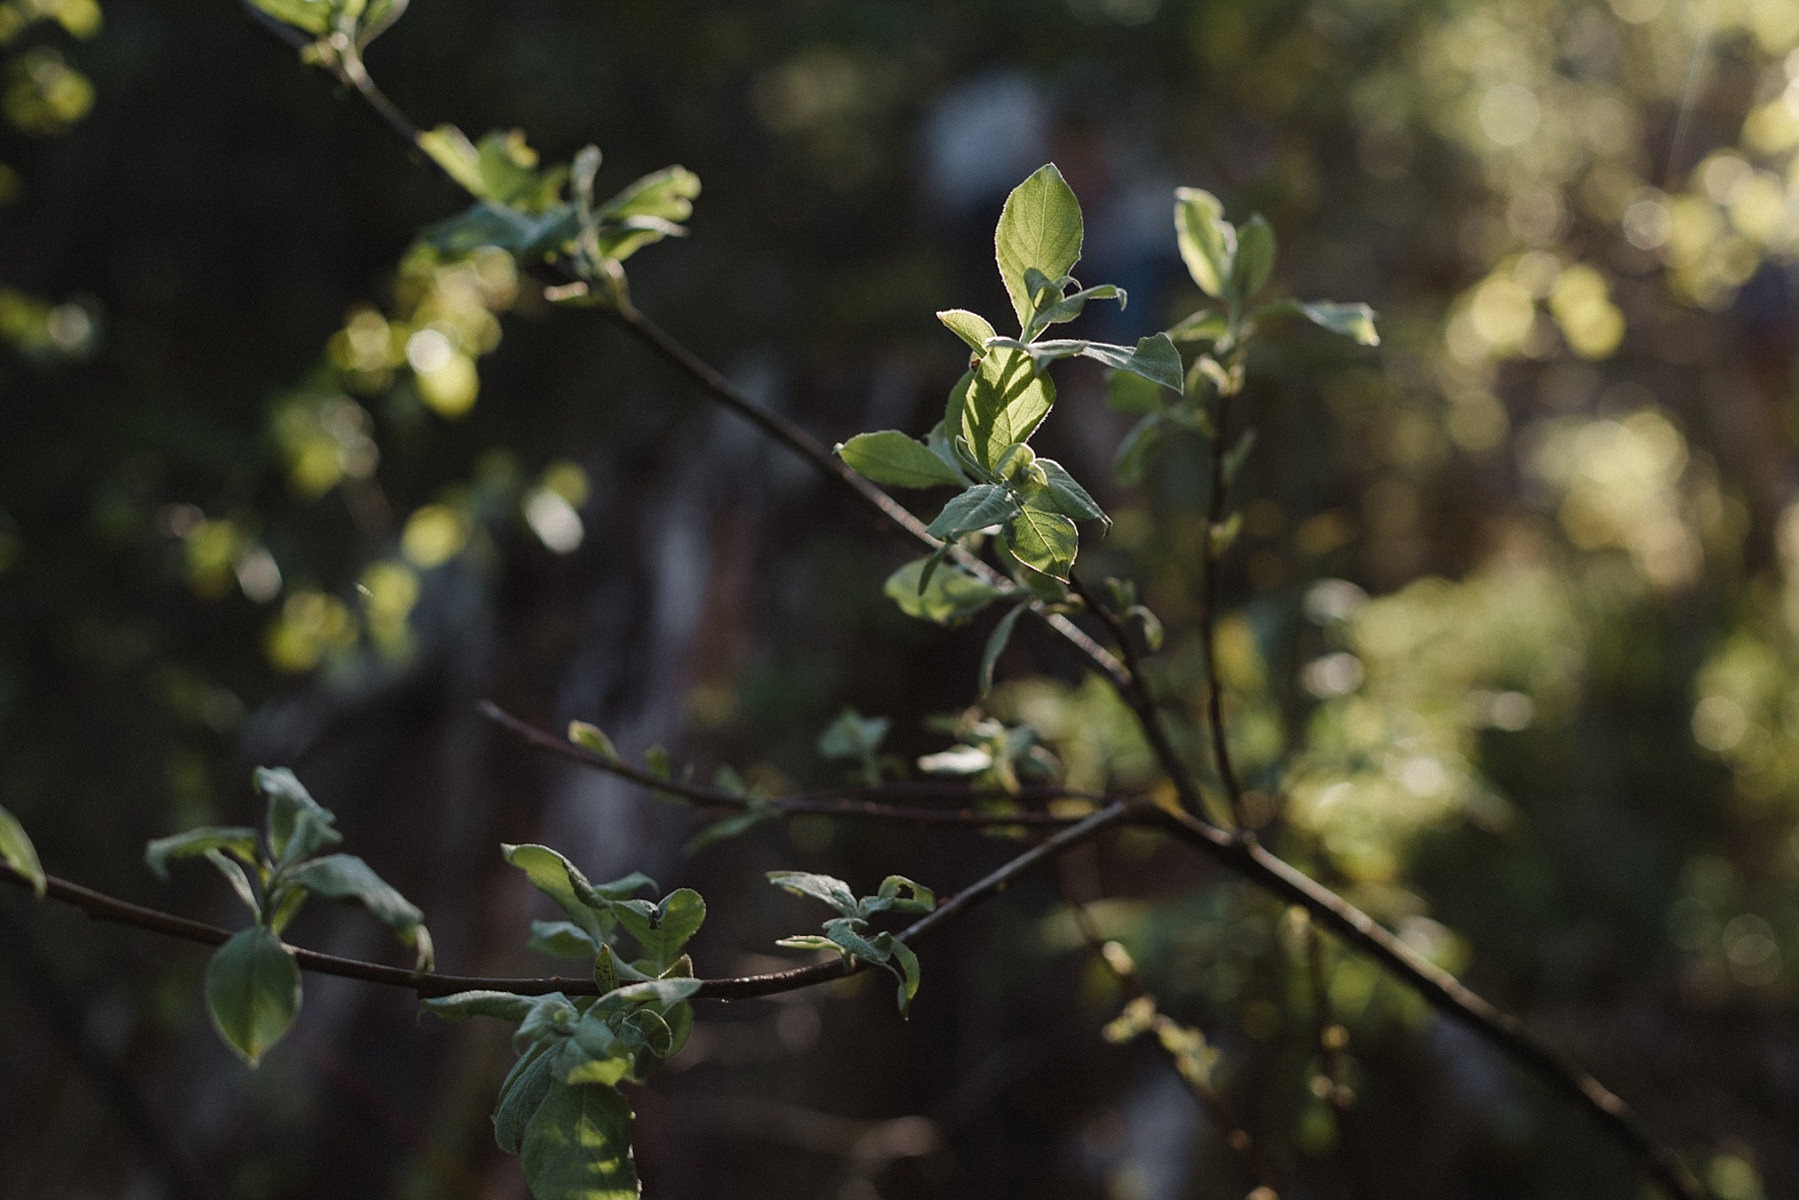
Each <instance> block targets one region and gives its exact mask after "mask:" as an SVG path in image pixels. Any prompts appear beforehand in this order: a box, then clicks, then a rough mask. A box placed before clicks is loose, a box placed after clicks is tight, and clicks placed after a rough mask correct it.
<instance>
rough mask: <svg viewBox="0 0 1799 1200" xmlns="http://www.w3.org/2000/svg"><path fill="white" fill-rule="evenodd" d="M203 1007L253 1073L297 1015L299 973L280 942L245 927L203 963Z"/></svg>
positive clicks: (259, 928) (266, 932)
mask: <svg viewBox="0 0 1799 1200" xmlns="http://www.w3.org/2000/svg"><path fill="white" fill-rule="evenodd" d="M206 1007H207V1011H208V1012H210V1013H211V1014H212V1023H213V1026H214V1028H216V1029H217V1030H218V1031H219V1034H220V1036H221V1037H223V1038H224V1039H225V1042H226V1044H227V1045H229V1046H230V1047H231V1048H232V1049H233V1050H235V1051H236V1052H237V1054H238V1056H239V1057H241V1058H242V1059H243V1060H244V1061H245V1062H246V1063H248V1064H249V1065H250V1066H252V1067H254V1066H255V1065H256V1064H257V1063H259V1062H261V1061H262V1056H263V1055H264V1054H266V1053H268V1051H269V1048H270V1047H272V1046H273V1045H274V1044H275V1043H276V1042H278V1041H280V1040H281V1037H282V1035H283V1034H285V1033H286V1032H287V1031H288V1028H289V1027H290V1026H292V1025H293V1023H294V1017H295V1015H296V1014H297V1013H298V1012H299V1011H300V968H299V967H298V966H297V965H295V963H294V959H293V955H292V954H290V953H289V952H288V949H287V947H286V946H283V945H282V944H281V939H280V938H278V937H276V936H275V935H274V934H273V933H271V932H270V931H269V930H268V929H267V928H265V927H264V926H261V925H254V926H251V927H250V928H249V929H245V930H242V931H240V932H238V933H235V934H233V935H232V936H231V940H230V941H227V942H226V943H225V944H224V945H222V946H220V947H219V948H218V949H217V950H215V951H213V954H212V958H211V959H209V960H208V961H207V964H206Z"/></svg>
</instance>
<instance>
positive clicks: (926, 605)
mask: <svg viewBox="0 0 1799 1200" xmlns="http://www.w3.org/2000/svg"><path fill="white" fill-rule="evenodd" d="M928 561H930V560H929V558H919V559H914V560H913V561H911V562H909V563H907V564H906V565H905V566H903V567H901V568H900V569H899V570H897V571H895V572H894V573H893V574H891V575H889V576H888V577H887V582H886V583H885V584H883V585H882V587H881V590H882V591H883V592H885V593H886V594H887V597H888V599H890V600H892V601H893V602H894V603H895V604H897V605H899V608H900V611H901V612H903V613H905V614H906V615H907V616H909V617H916V618H917V619H919V620H921V621H930V622H931V623H932V624H935V625H949V624H952V623H954V622H957V621H965V620H967V619H968V618H969V617H972V616H973V615H974V614H976V613H978V612H980V611H981V610H982V609H983V608H986V607H987V606H988V605H989V604H991V603H992V602H993V601H995V600H997V599H999V598H1000V597H1001V596H1003V595H1005V594H1006V593H1005V592H1004V591H1003V590H1001V589H1000V588H997V587H994V586H993V585H992V584H990V583H987V582H985V581H983V580H980V579H976V578H975V577H974V576H972V575H970V574H968V573H967V572H966V571H963V570H961V569H960V568H958V567H954V566H945V567H943V568H941V569H940V570H938V571H935V572H933V573H932V575H931V578H930V581H929V582H928V583H925V584H924V586H923V588H922V590H921V589H920V586H919V585H920V581H921V580H922V579H923V577H924V568H925V563H927V562H928Z"/></svg>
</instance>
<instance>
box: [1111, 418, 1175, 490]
mask: <svg viewBox="0 0 1799 1200" xmlns="http://www.w3.org/2000/svg"><path fill="white" fill-rule="evenodd" d="M1163 432H1164V421H1163V418H1162V414H1161V413H1150V414H1149V415H1148V416H1146V417H1144V418H1143V419H1142V420H1141V421H1138V422H1137V423H1136V424H1135V425H1133V426H1131V431H1130V432H1129V433H1127V434H1125V435H1124V440H1123V441H1121V442H1119V443H1118V451H1117V453H1116V454H1114V455H1113V456H1112V478H1114V479H1116V480H1117V481H1118V482H1119V483H1121V484H1123V485H1124V486H1125V487H1134V486H1136V485H1137V484H1139V483H1141V482H1142V481H1143V471H1144V468H1145V467H1146V466H1147V465H1148V463H1149V455H1150V452H1151V451H1152V450H1154V449H1155V448H1156V444H1157V443H1158V442H1160V441H1161V440H1162V433H1163Z"/></svg>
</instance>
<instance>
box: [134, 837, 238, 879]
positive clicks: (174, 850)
mask: <svg viewBox="0 0 1799 1200" xmlns="http://www.w3.org/2000/svg"><path fill="white" fill-rule="evenodd" d="M208 850H223V851H226V852H228V853H230V854H234V855H236V856H237V858H238V859H239V860H240V861H242V862H244V863H247V864H249V865H251V866H255V865H256V831H255V830H254V829H247V828H245V827H244V826H241V825H208V826H204V827H202V828H200V829H190V830H188V831H187V832H186V833H172V834H170V835H169V836H168V837H160V838H157V839H156V840H155V841H153V842H151V843H150V844H149V845H147V846H145V847H144V865H145V866H147V867H149V868H150V870H151V871H152V872H154V873H155V875H156V877H157V878H158V879H167V878H168V877H169V862H170V861H171V860H173V859H177V858H194V857H197V856H200V855H203V854H205V853H206V852H207V851H208Z"/></svg>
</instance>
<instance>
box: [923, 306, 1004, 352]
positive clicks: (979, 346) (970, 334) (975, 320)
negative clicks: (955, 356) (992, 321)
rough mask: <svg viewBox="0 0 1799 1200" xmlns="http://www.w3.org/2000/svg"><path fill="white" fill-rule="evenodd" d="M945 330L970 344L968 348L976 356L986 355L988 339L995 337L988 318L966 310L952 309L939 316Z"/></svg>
mask: <svg viewBox="0 0 1799 1200" xmlns="http://www.w3.org/2000/svg"><path fill="white" fill-rule="evenodd" d="M937 319H938V320H939V321H942V322H943V326H944V328H945V329H948V330H949V331H950V332H951V333H953V334H955V335H956V336H957V337H959V338H961V339H962V340H963V341H965V342H967V343H968V348H969V349H970V350H973V351H974V352H975V353H976V354H984V353H986V344H987V339H988V338H990V337H992V336H993V326H991V325H989V324H988V323H987V318H985V317H983V316H979V315H977V314H975V313H971V312H969V311H968V310H967V309H965V308H951V309H946V310H945V311H943V312H940V313H938V314H937Z"/></svg>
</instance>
